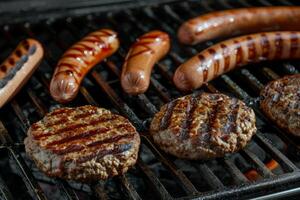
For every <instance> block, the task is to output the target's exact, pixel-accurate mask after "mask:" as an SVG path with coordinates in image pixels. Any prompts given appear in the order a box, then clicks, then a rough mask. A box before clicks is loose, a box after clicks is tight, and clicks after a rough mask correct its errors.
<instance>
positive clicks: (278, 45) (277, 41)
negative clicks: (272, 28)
mask: <svg viewBox="0 0 300 200" xmlns="http://www.w3.org/2000/svg"><path fill="white" fill-rule="evenodd" d="M274 42H275V48H276V49H275V58H281V56H282V53H283V39H282V36H281V34H280V33H279V32H277V33H276V34H275V41H274Z"/></svg>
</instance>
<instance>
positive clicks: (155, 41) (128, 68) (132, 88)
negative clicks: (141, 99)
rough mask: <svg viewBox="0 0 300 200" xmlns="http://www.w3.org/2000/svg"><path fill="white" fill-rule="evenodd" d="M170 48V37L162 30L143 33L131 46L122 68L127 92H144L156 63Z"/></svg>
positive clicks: (124, 86) (122, 79)
mask: <svg viewBox="0 0 300 200" xmlns="http://www.w3.org/2000/svg"><path fill="white" fill-rule="evenodd" d="M169 49H170V38H169V35H168V34H167V33H164V32H162V31H151V32H149V33H146V34H144V35H142V36H141V37H140V38H138V39H137V41H136V42H135V43H134V44H133V45H132V47H131V48H130V50H129V52H128V54H127V56H126V58H125V63H124V65H123V68H122V74H121V85H122V88H123V90H124V91H125V92H127V93H129V94H132V95H136V94H141V93H144V92H145V91H146V90H147V89H148V87H149V83H150V77H151V71H152V68H153V66H154V64H155V63H156V62H157V61H158V60H160V59H161V58H162V57H163V56H165V55H166V54H167V53H168V51H169Z"/></svg>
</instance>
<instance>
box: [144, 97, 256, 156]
mask: <svg viewBox="0 0 300 200" xmlns="http://www.w3.org/2000/svg"><path fill="white" fill-rule="evenodd" d="M150 132H151V134H152V136H153V139H154V141H155V142H156V143H157V144H158V146H159V147H160V148H161V149H163V150H164V151H166V152H167V153H170V154H172V155H174V156H177V157H179V158H186V159H193V160H194V159H208V158H214V157H221V156H224V154H225V153H232V152H236V151H238V150H239V149H241V148H243V147H244V146H245V145H246V144H247V142H248V141H249V140H250V139H251V137H252V135H253V134H254V133H255V132H256V127H255V114H254V112H253V110H252V109H251V108H248V107H247V106H246V105H245V104H244V103H243V102H242V101H240V100H238V99H235V98H231V97H228V96H226V95H223V94H209V93H202V94H192V95H188V96H184V97H181V98H178V99H176V100H173V101H172V102H170V103H168V104H166V105H164V106H163V107H162V108H161V110H160V111H159V112H158V113H157V114H156V115H155V116H154V118H153V121H152V123H151V126H150Z"/></svg>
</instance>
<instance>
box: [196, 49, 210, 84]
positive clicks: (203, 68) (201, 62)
mask: <svg viewBox="0 0 300 200" xmlns="http://www.w3.org/2000/svg"><path fill="white" fill-rule="evenodd" d="M198 58H199V61H200V65H201V66H202V70H203V82H206V80H207V76H208V69H207V66H205V57H204V56H203V55H202V54H198Z"/></svg>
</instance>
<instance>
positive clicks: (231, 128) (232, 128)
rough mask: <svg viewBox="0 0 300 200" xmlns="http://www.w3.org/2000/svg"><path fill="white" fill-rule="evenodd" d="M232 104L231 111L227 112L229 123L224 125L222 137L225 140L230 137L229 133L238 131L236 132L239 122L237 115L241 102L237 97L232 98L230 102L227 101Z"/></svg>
mask: <svg viewBox="0 0 300 200" xmlns="http://www.w3.org/2000/svg"><path fill="white" fill-rule="evenodd" d="M227 103H228V104H230V106H229V108H230V110H229V113H227V120H228V122H227V124H226V125H225V127H224V131H223V133H224V134H223V135H222V136H221V138H222V139H223V141H225V142H227V140H228V139H229V135H230V134H231V133H237V132H236V128H237V126H236V122H237V117H238V110H239V103H238V100H237V99H233V100H230V102H227Z"/></svg>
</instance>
